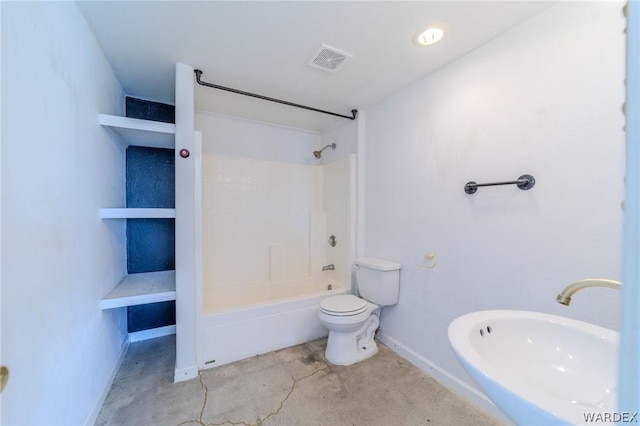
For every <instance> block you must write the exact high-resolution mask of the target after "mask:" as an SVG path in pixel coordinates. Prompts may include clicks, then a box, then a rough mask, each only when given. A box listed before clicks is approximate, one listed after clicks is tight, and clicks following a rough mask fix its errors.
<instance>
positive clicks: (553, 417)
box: [449, 310, 618, 425]
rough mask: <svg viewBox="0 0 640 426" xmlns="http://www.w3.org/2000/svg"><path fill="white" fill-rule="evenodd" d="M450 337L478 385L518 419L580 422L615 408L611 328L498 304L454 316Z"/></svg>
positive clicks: (538, 422) (615, 335) (543, 422)
mask: <svg viewBox="0 0 640 426" xmlns="http://www.w3.org/2000/svg"><path fill="white" fill-rule="evenodd" d="M449 341H450V343H451V346H452V347H453V350H454V352H455V354H456V356H457V358H458V360H459V361H460V363H461V364H462V366H463V367H464V369H465V370H466V371H467V373H469V375H470V376H471V378H472V379H473V380H474V381H475V382H476V383H477V384H478V386H479V387H480V389H481V390H482V391H483V392H484V393H485V394H486V395H487V396H488V397H489V398H490V399H491V400H492V401H493V402H494V404H495V405H496V406H497V407H498V408H499V409H500V410H502V411H503V412H504V413H505V414H506V415H507V417H509V418H510V419H511V420H512V421H513V422H515V423H516V424H518V425H552V424H582V423H585V422H587V421H588V419H589V417H588V416H594V415H596V416H597V415H598V414H602V413H614V412H616V405H617V383H618V378H617V364H618V356H617V353H618V333H617V332H615V331H612V330H609V329H606V328H603V327H598V326H596V325H592V324H587V323H585V322H581V321H577V320H573V319H570V318H564V317H559V316H555V315H549V314H544V313H540V312H528V311H506V310H495V311H480V312H473V313H470V314H467V315H463V316H461V317H459V318H456V319H455V320H453V322H451V324H450V325H449ZM592 421H593V420H592Z"/></svg>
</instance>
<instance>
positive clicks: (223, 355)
mask: <svg viewBox="0 0 640 426" xmlns="http://www.w3.org/2000/svg"><path fill="white" fill-rule="evenodd" d="M329 285H331V290H328V289H327V288H328V286H329ZM267 287H270V288H271V290H270V291H271V292H272V293H273V292H276V293H277V297H279V299H278V300H276V301H269V302H263V301H256V302H255V303H254V304H249V300H247V299H245V300H244V302H246V303H245V304H244V305H242V306H240V307H238V306H234V307H231V306H230V305H229V306H227V307H226V308H225V306H224V305H223V304H221V303H219V302H217V300H221V299H219V298H217V297H216V290H213V291H212V289H205V290H204V291H203V310H202V317H201V319H200V324H199V332H198V335H199V338H198V368H199V369H201V370H202V369H206V368H213V367H217V366H220V365H224V364H228V363H230V362H234V361H239V360H241V359H245V358H249V357H252V356H255V355H260V354H264V353H267V352H271V351H275V350H278V349H282V348H287V347H289V346H295V345H299V344H302V343H305V342H309V341H311V340H315V339H319V338H321V337H325V336H327V335H328V334H329V330H327V328H326V327H324V326H323V325H322V324H321V323H320V320H319V319H318V307H319V306H320V301H321V300H322V299H324V298H327V297H329V296H335V295H339V294H346V293H348V292H349V290H348V289H347V288H346V287H345V286H344V285H341V284H340V283H338V282H337V281H332V280H331V281H326V280H325V281H322V282H312V281H309V280H303V282H298V283H293V282H289V283H287V285H281V286H275V287H274V286H264V288H261V289H258V288H257V287H256V289H255V290H256V291H255V292H254V293H253V294H254V295H261V294H262V293H265V292H267ZM309 288H311V289H312V290H315V291H313V292H312V293H310V294H304V295H300V294H296V293H298V292H300V291H302V290H300V289H309ZM294 289H295V290H294ZM222 292H223V293H224V290H222ZM217 295H218V296H219V295H221V293H220V290H219V289H217ZM216 299H217V300H216ZM222 300H225V299H222ZM226 300H230V299H226ZM227 303H228V302H227ZM234 303H237V300H236V301H235V302H234Z"/></svg>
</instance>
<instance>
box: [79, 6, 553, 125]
mask: <svg viewBox="0 0 640 426" xmlns="http://www.w3.org/2000/svg"><path fill="white" fill-rule="evenodd" d="M78 4H79V6H80V9H81V11H82V13H83V14H84V16H85V18H86V20H87V22H88V23H89V25H90V27H91V28H92V30H93V32H94V34H95V35H96V37H97V39H98V42H99V43H100V45H101V46H102V49H103V51H104V53H105V55H106V57H107V59H108V60H109V62H110V64H111V66H112V67H113V70H114V72H115V74H116V76H117V77H118V80H119V81H120V83H121V84H122V86H123V88H124V90H125V92H126V93H127V94H128V95H130V96H136V97H140V98H144V99H150V100H155V101H160V102H167V103H173V102H174V86H175V82H174V78H175V63H176V62H181V63H184V64H188V65H190V66H193V67H194V68H196V69H201V70H202V71H203V75H202V80H203V81H206V82H210V83H214V84H218V85H222V86H227V87H232V88H235V89H239V90H243V91H247V92H253V93H258V94H260V95H264V96H269V97H273V98H279V99H283V100H286V101H289V102H294V103H298V104H303V105H309V106H311V107H314V108H319V109H324V110H330V111H334V112H336V113H339V114H344V115H350V111H351V110H352V109H367V108H369V107H371V106H372V105H375V104H376V103H377V102H379V101H381V100H382V99H384V98H386V97H389V96H391V95H392V94H393V93H395V92H397V91H398V90H400V89H402V88H404V87H406V86H408V85H410V84H411V83H413V82H415V81H417V80H419V79H420V78H422V77H424V76H426V75H427V74H429V73H431V72H433V71H435V70H437V69H438V68H441V67H443V66H444V65H446V64H448V63H450V62H452V61H455V60H456V59H457V58H459V57H461V56H463V55H465V54H466V53H468V52H470V51H472V50H473V49H475V48H477V47H478V46H480V45H482V44H484V43H486V42H487V41H489V40H490V39H492V38H493V37H495V36H496V35H498V34H500V33H502V32H504V31H505V30H507V29H509V28H511V27H513V26H514V25H516V24H518V23H520V22H522V21H524V20H526V19H527V18H529V17H531V16H533V15H534V14H536V13H538V12H540V11H541V10H542V9H543V8H545V7H548V6H549V4H550V3H549V2H540V1H531V2H528V1H409V2H401V1H350V2H347V1H320V2H317V1H293V2H285V1H257V2H248V1H168V2H167V1H139V2H138V1H79V2H78ZM434 24H437V25H439V26H441V27H442V28H443V29H444V30H445V36H444V38H443V39H442V41H440V42H439V43H438V44H435V45H433V46H428V47H423V46H418V45H417V44H415V43H414V42H413V38H414V36H415V35H416V33H417V32H418V31H419V30H422V29H424V28H426V27H428V26H431V25H434ZM323 43H324V44H327V45H329V46H332V47H334V48H337V49H339V50H342V51H344V52H347V53H349V54H351V55H353V57H352V58H350V59H348V60H347V61H345V62H344V64H343V65H342V67H341V68H340V69H339V71H337V72H335V73H331V72H327V71H325V70H321V69H318V68H314V67H311V66H310V65H308V62H309V61H310V60H311V59H312V56H313V54H314V53H315V52H316V51H317V50H318V49H319V48H320V47H321V45H322V44H323ZM195 99H196V109H200V110H206V111H211V112H215V113H221V114H228V115H234V116H240V117H246V118H250V119H255V120H260V121H266V122H272V123H277V124H281V125H286V126H291V127H297V128H302V129H308V130H313V131H321V130H322V129H325V128H327V127H329V126H332V125H334V124H335V123H336V122H339V121H341V120H344V119H341V118H337V117H333V116H330V115H325V114H320V113H316V112H310V111H306V110H301V109H297V108H293V107H290V106H284V105H280V104H275V103H271V102H266V101H264V100H258V99H254V98H250V97H246V96H242V95H238V94H233V93H229V92H225V91H221V90H217V89H212V88H207V87H203V86H197V87H196V94H195Z"/></svg>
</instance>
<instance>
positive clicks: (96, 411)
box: [84, 338, 129, 426]
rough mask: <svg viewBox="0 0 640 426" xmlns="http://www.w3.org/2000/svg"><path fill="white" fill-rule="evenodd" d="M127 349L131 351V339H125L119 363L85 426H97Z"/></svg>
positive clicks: (103, 388)
mask: <svg viewBox="0 0 640 426" xmlns="http://www.w3.org/2000/svg"><path fill="white" fill-rule="evenodd" d="M127 349H129V339H128V338H125V339H124V341H123V342H122V346H121V347H120V355H119V356H118V361H117V362H116V365H115V366H114V367H113V370H112V371H111V374H110V375H109V379H108V380H107V381H106V383H105V384H104V386H103V387H102V391H101V392H100V396H99V397H98V399H97V401H96V403H95V404H94V405H93V408H92V409H91V411H90V412H89V416H88V417H87V419H86V420H85V422H84V424H85V426H90V425H94V424H96V420H97V419H98V414H100V410H101V409H102V406H103V405H104V401H106V399H107V395H109V391H110V390H111V385H113V380H114V379H115V378H116V374H118V371H119V370H120V366H121V365H122V362H123V361H124V357H125V356H126V355H127Z"/></svg>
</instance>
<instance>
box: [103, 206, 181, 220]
mask: <svg viewBox="0 0 640 426" xmlns="http://www.w3.org/2000/svg"><path fill="white" fill-rule="evenodd" d="M100 217H101V218H102V219H173V218H175V217H176V209H127V208H119V209H100Z"/></svg>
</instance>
